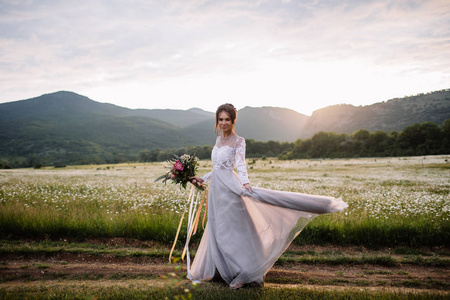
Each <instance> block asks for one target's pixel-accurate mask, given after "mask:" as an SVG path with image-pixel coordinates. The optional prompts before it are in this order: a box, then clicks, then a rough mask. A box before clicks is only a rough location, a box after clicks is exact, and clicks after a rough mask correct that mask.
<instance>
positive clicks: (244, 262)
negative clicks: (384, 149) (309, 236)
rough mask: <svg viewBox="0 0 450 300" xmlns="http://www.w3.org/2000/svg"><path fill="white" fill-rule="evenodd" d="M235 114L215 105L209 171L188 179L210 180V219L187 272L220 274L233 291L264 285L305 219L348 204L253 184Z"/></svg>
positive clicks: (208, 277) (199, 276)
mask: <svg viewBox="0 0 450 300" xmlns="http://www.w3.org/2000/svg"><path fill="white" fill-rule="evenodd" d="M236 117H237V110H236V109H235V108H234V106H233V105H231V104H229V103H227V104H223V105H221V106H219V107H218V109H217V111H216V135H217V139H216V144H215V146H214V148H213V150H212V155H211V158H212V162H213V166H214V167H213V170H212V171H211V172H209V173H208V174H206V175H204V176H203V177H201V178H200V177H197V176H196V177H192V178H191V179H192V181H193V182H194V183H195V182H200V183H204V182H205V183H206V182H209V195H208V197H209V198H208V199H209V200H208V223H207V225H206V228H205V231H204V233H203V237H202V239H201V241H200V245H199V247H198V250H197V253H196V255H195V258H194V261H193V263H192V266H191V270H190V273H189V274H188V277H189V279H191V280H205V281H210V280H212V279H213V278H215V277H216V278H217V277H218V276H220V277H221V278H222V279H223V280H224V281H225V282H226V283H227V284H229V285H230V287H231V288H234V289H236V288H240V287H242V286H244V285H245V284H256V285H260V286H262V285H263V282H264V276H265V274H266V273H267V272H268V271H269V269H270V268H271V267H272V266H273V264H274V263H275V262H276V261H277V259H278V258H279V257H280V255H281V254H282V253H283V252H284V251H285V250H286V248H287V247H288V246H289V244H290V243H291V242H292V240H293V239H294V238H295V237H296V236H297V235H298V234H299V233H300V231H301V230H302V229H303V228H304V227H305V226H306V224H308V222H310V221H311V220H312V219H313V218H315V217H316V216H318V215H320V214H324V213H332V212H337V211H341V210H343V209H345V208H346V207H347V204H346V203H345V202H343V201H342V200H341V199H340V198H339V199H335V198H333V197H326V196H317V195H308V194H300V193H293V192H283V191H274V190H269V189H264V188H257V187H251V186H250V183H249V180H248V176H247V167H246V164H245V140H244V138H242V137H240V136H238V135H237V134H236V132H235V130H234V126H235V123H236ZM234 168H236V170H237V174H236V173H235V172H234V171H233V169H234Z"/></svg>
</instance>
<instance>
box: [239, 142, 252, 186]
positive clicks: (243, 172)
mask: <svg viewBox="0 0 450 300" xmlns="http://www.w3.org/2000/svg"><path fill="white" fill-rule="evenodd" d="M235 149H236V155H235V164H236V170H237V172H238V174H239V178H240V179H241V183H242V185H243V186H244V188H245V189H246V190H248V191H249V192H250V193H252V187H251V186H250V181H249V180H248V174H247V165H246V164H245V139H244V138H242V137H241V138H239V139H238V140H237V141H236V146H235Z"/></svg>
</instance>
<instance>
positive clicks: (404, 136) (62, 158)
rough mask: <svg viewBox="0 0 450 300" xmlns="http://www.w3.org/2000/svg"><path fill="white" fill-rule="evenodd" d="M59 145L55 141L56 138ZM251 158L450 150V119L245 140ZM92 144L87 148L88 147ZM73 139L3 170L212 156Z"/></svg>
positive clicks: (203, 149)
mask: <svg viewBox="0 0 450 300" xmlns="http://www.w3.org/2000/svg"><path fill="white" fill-rule="evenodd" d="M53 143H54V142H53ZM43 145H45V147H47V148H49V149H53V148H57V146H59V149H62V147H61V145H54V146H52V142H51V141H48V142H45V143H43ZM246 145H247V152H246V155H247V157H248V158H262V157H278V158H279V159H282V160H288V159H303V158H306V159H308V158H356V157H388V156H389V157H391V156H417V155H437V154H450V119H447V120H445V121H444V123H443V124H442V127H440V126H438V125H437V124H435V123H432V122H424V123H421V124H414V125H411V126H407V127H405V128H404V129H403V131H401V132H397V131H392V132H390V133H387V132H384V131H375V132H369V131H368V130H365V129H359V130H356V131H355V132H353V133H351V134H349V133H334V132H318V133H316V134H314V135H313V136H312V137H310V138H308V139H298V140H296V141H295V142H277V141H268V142H260V141H255V140H253V139H247V140H246ZM87 146H88V147H87ZM87 146H86V145H84V144H80V145H78V144H77V143H75V142H73V143H71V144H70V147H69V148H70V149H71V151H70V152H68V151H66V150H63V151H47V152H44V154H45V155H44V156H42V155H41V156H37V155H36V154H30V155H20V156H17V157H15V158H5V157H3V158H0V169H5V168H17V167H35V168H39V167H43V166H55V167H64V166H66V165H78V164H105V163H107V164H114V163H122V162H135V161H139V162H156V161H166V160H169V159H171V158H173V157H174V154H176V155H179V156H180V155H183V154H185V153H188V154H194V155H197V156H198V157H199V158H200V159H209V158H210V157H211V151H212V148H213V146H212V145H204V146H188V147H183V148H172V149H165V150H162V149H152V150H141V151H139V153H137V154H134V155H133V154H130V153H127V154H125V153H123V152H122V151H120V150H118V149H114V150H113V151H107V150H106V149H104V148H101V147H100V146H98V145H94V144H92V143H90V144H88V145H87Z"/></svg>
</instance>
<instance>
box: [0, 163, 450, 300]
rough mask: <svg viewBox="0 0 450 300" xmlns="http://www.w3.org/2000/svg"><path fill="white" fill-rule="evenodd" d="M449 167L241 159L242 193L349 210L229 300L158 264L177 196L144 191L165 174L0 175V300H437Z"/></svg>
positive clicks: (123, 168)
mask: <svg viewBox="0 0 450 300" xmlns="http://www.w3.org/2000/svg"><path fill="white" fill-rule="evenodd" d="M449 160H450V156H427V157H404V158H366V159H363V158H362V159H335V160H293V161H279V160H276V159H267V160H249V161H248V167H249V177H250V181H251V183H252V185H253V186H260V187H265V188H271V189H276V190H287V191H296V192H302V193H308V194H321V195H330V196H335V197H339V196H340V197H342V198H343V199H344V200H345V201H346V202H348V203H349V208H348V209H347V210H345V211H343V212H340V213H335V214H331V215H323V216H320V217H318V218H316V219H314V220H313V221H312V222H311V223H310V224H308V226H307V227H306V228H305V229H304V230H303V232H302V233H301V234H300V235H299V237H297V238H296V240H295V241H294V244H293V245H292V247H290V248H289V250H288V251H287V252H286V253H285V254H284V255H283V256H282V257H281V258H280V260H279V261H278V262H277V264H276V266H275V268H274V270H272V271H271V272H269V274H268V277H267V279H266V282H267V284H266V286H265V287H264V288H263V289H257V290H251V289H250V290H247V289H246V290H242V291H237V293H230V292H229V289H227V288H226V287H224V286H223V285H220V284H213V285H202V286H198V287H195V286H192V285H191V284H190V283H189V282H187V281H186V280H185V279H182V278H183V274H184V272H185V269H184V267H183V266H182V265H180V266H178V267H175V268H177V269H176V270H175V271H174V266H173V265H167V264H166V263H165V261H166V260H167V255H168V251H169V250H170V244H171V242H172V241H173V238H174V236H175V232H176V229H177V225H178V222H179V220H180V217H181V213H182V211H183V210H184V206H185V199H186V198H187V191H184V190H180V189H179V188H178V187H175V186H172V185H170V184H167V185H164V184H162V183H160V182H157V183H154V182H153V180H154V179H155V178H156V177H158V176H159V175H161V174H162V173H164V171H165V169H164V166H165V164H164V163H149V164H123V165H96V166H73V167H72V166H71V167H67V168H44V169H15V170H0V228H1V232H0V238H1V242H0V256H1V257H2V258H1V259H0V263H1V265H0V279H1V280H0V299H24V298H28V299H60V298H64V299H96V298H98V299H101V298H105V299H107V298H108V299H111V298H116V299H122V298H129V299H142V298H145V297H148V298H155V299H159V298H162V299H164V298H165V297H168V298H175V297H179V299H182V297H185V298H189V297H194V298H195V299H212V298H214V299H236V298H242V299H273V298H285V299H297V298H299V297H300V298H305V299H445V298H446V297H448V289H449V280H448V279H447V278H448V277H450V276H449V275H450V274H449V272H448V269H449V252H450V250H449V247H450V219H449V217H450V216H449V214H450V213H449V208H450V197H449V193H450V161H449ZM200 165H201V168H200V174H204V173H206V172H207V171H209V170H210V169H211V168H212V166H211V162H210V161H201V164H200ZM181 234H182V236H183V235H185V232H182V233H181ZM200 237H201V231H200V234H197V235H196V236H194V238H193V245H192V246H193V250H194V251H193V252H194V253H195V246H196V243H197V242H198V241H199V239H200ZM116 240H120V241H123V242H121V243H118V244H117V243H115V242H112V241H116ZM181 240H182V238H181ZM133 245H134V246H133ZM181 245H182V241H180V242H179V246H178V247H177V251H178V252H180V251H181V250H182V249H181ZM178 255H179V253H178ZM81 258H83V259H85V260H86V261H92V262H91V263H90V264H87V263H86V264H85V265H79V264H80V263H83V262H81V261H78V260H79V259H81ZM96 262H97V264H98V265H97V268H94V269H92V270H90V269H89V268H90V267H92V264H93V265H95V264H96ZM142 264H144V265H145V267H146V269H145V270H144V269H142V270H141V271H139V272H137V273H136V271H131V270H130V269H133V270H137V269H139V268H140V266H141V265H142ZM114 268H115V269H114ZM111 269H114V270H115V271H111V272H106V271H105V270H111ZM77 270H82V271H79V272H78V271H77ZM83 270H84V271H83ZM86 270H88V271H86ZM89 270H90V271H89ZM323 270H329V274H328V273H326V272H325V273H324V271H323ZM303 271H304V272H303ZM105 272H106V273H105ZM171 274H172V275H175V276H172V275H171ZM185 290H189V291H187V292H186V291H185Z"/></svg>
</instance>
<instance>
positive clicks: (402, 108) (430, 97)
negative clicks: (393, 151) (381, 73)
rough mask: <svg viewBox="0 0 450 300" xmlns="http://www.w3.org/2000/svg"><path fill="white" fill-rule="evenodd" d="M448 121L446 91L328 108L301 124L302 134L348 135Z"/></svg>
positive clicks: (448, 96) (448, 92)
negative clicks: (305, 132)
mask: <svg viewBox="0 0 450 300" xmlns="http://www.w3.org/2000/svg"><path fill="white" fill-rule="evenodd" d="M449 118H450V90H442V91H436V92H432V93H428V94H420V95H416V96H410V97H405V98H397V99H392V100H389V101H387V102H380V103H375V104H372V105H368V106H358V107H357V106H353V105H348V104H340V105H333V106H328V107H325V108H322V109H319V110H316V111H314V113H313V114H312V116H311V117H310V118H309V119H308V121H307V122H306V123H305V130H306V131H308V132H309V133H310V134H314V133H315V132H319V131H333V132H337V133H344V132H347V133H352V132H354V131H355V130H358V129H367V130H369V131H371V132H373V131H377V130H382V131H386V132H390V131H394V130H395V131H401V130H403V128H405V127H406V126H409V125H412V124H415V123H423V122H425V121H430V122H433V123H436V124H438V125H439V126H441V125H442V123H443V122H444V120H446V119H449Z"/></svg>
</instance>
